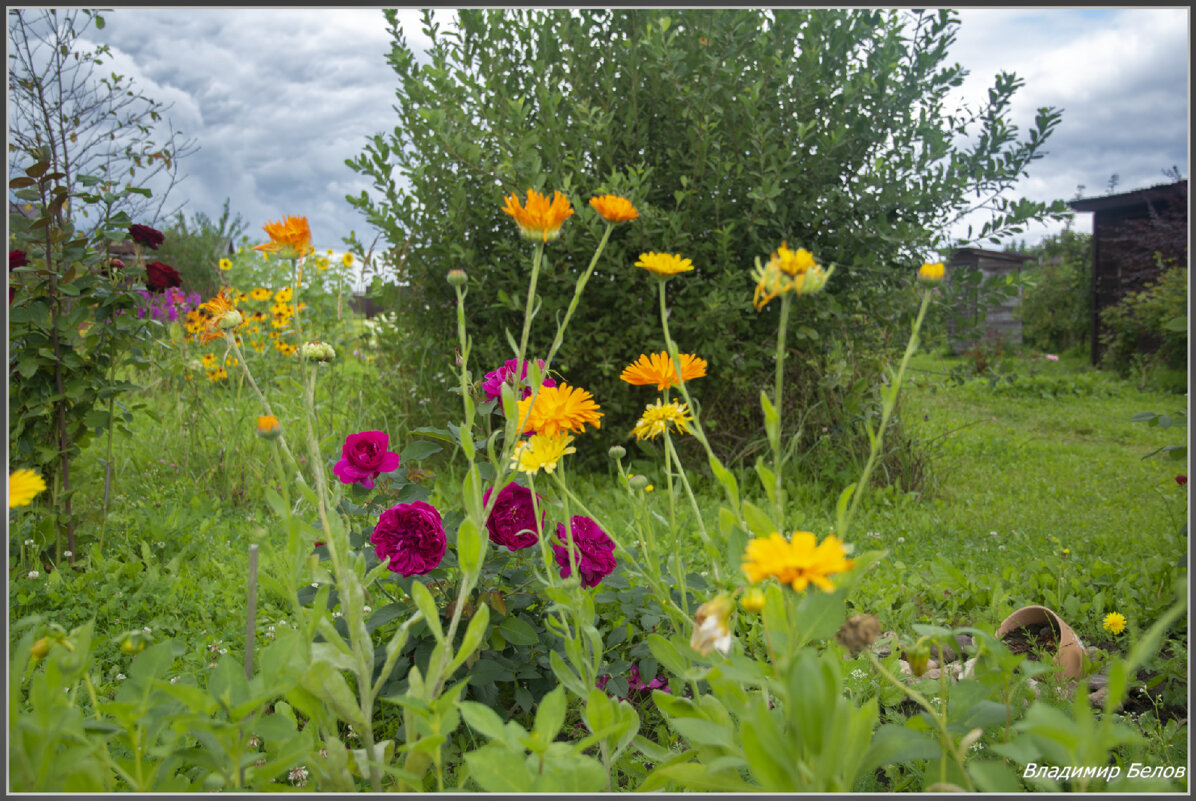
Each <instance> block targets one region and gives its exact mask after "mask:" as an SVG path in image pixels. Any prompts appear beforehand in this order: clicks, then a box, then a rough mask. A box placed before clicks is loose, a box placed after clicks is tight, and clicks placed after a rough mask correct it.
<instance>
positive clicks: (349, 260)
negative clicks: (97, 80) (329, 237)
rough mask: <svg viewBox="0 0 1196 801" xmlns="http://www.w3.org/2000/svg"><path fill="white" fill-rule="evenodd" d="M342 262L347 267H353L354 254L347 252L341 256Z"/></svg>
mask: <svg viewBox="0 0 1196 801" xmlns="http://www.w3.org/2000/svg"><path fill="white" fill-rule="evenodd" d="M341 264H343V265H345V266H346V267H352V266H353V254H352V253H346V254H345V255H343V256H341Z"/></svg>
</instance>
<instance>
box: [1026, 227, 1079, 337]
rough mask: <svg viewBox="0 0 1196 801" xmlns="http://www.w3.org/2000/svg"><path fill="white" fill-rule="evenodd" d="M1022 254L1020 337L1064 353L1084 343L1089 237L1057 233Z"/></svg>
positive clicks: (1064, 232)
mask: <svg viewBox="0 0 1196 801" xmlns="http://www.w3.org/2000/svg"><path fill="white" fill-rule="evenodd" d="M1028 253H1029V254H1030V255H1033V256H1035V257H1037V260H1038V266H1037V267H1034V268H1031V269H1029V270H1027V275H1026V278H1027V286H1026V288H1025V290H1024V292H1023V295H1022V307H1021V314H1022V336H1023V338H1024V340H1025V342H1026V344H1028V345H1032V346H1034V347H1037V348H1042V349H1043V350H1049V351H1056V352H1065V351H1069V350H1073V349H1078V348H1084V347H1087V345H1088V343H1089V336H1091V329H1092V236H1091V235H1090V234H1077V233H1075V232H1074V231H1070V230H1068V231H1062V232H1061V233H1059V234H1058V235H1057V236H1050V237H1047V238H1046V239H1044V240H1043V241H1042V242H1040V243H1039V244H1038V245H1036V246H1035V247H1033V248H1031V249H1030V250H1029V251H1028Z"/></svg>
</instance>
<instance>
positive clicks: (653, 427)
mask: <svg viewBox="0 0 1196 801" xmlns="http://www.w3.org/2000/svg"><path fill="white" fill-rule="evenodd" d="M691 422H693V417H691V416H689V409H688V407H686V405H685V404H684V403H678V402H677V401H672V402H670V403H664V402H662V401H661V400H660V398H657V399H656V403H655V404H648V406H647V407H646V408H645V409H644V413H643V414H642V415H641V416H640V419H639V420H638V421H637V422H636V424H635V427H634V428H632V429H631V433H632V434H634V435H635V438H636V439H637V440H642V439H644V438H645V437H647V438H648V439H656V438H657V437H658V436H660V435H661V434H663V433H664V432H665V431H667V430H668V428H669V423H672V424H673V427H674V428H676V429H677V431H678V432H679V433H681V434H688V433H689V423H691Z"/></svg>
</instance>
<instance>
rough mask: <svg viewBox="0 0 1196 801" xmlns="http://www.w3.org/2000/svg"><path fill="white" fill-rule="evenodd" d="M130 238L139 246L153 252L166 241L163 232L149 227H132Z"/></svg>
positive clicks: (130, 228)
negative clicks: (143, 246)
mask: <svg viewBox="0 0 1196 801" xmlns="http://www.w3.org/2000/svg"><path fill="white" fill-rule="evenodd" d="M129 236H130V237H131V238H132V240H133V241H134V242H136V243H137V244H139V245H145V246H146V247H147V248H150V249H152V250H157V249H158V245H161V244H162V242H163V240H164V237H163V236H162V232H161V231H158V230H157V229H154V228H150V227H149V226H148V225H130V226H129Z"/></svg>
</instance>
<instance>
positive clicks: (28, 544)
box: [25, 540, 33, 548]
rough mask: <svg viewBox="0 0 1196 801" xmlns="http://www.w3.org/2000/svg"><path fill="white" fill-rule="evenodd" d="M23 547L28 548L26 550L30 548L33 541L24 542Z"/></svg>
mask: <svg viewBox="0 0 1196 801" xmlns="http://www.w3.org/2000/svg"><path fill="white" fill-rule="evenodd" d="M25 546H26V547H28V548H32V547H33V540H25Z"/></svg>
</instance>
